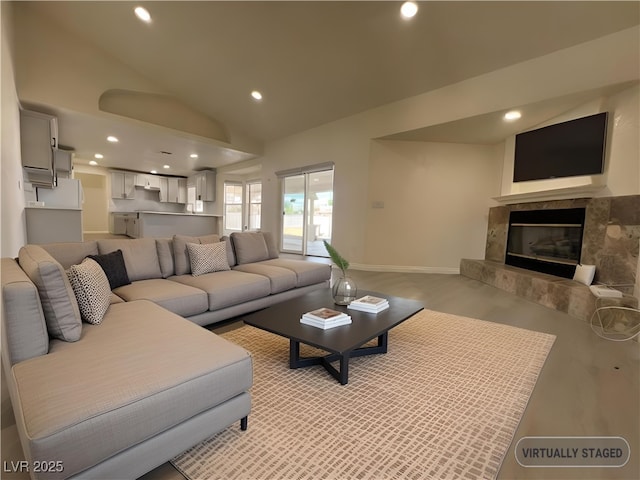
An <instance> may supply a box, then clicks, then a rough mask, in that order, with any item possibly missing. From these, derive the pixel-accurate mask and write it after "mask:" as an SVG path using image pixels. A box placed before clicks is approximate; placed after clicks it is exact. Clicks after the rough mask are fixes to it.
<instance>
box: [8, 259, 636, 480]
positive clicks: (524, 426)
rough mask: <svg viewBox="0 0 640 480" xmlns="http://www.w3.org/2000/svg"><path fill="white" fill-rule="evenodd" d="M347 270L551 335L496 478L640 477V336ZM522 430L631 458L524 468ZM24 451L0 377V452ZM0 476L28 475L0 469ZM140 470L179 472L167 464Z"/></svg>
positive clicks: (426, 282)
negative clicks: (620, 444)
mask: <svg viewBox="0 0 640 480" xmlns="http://www.w3.org/2000/svg"><path fill="white" fill-rule="evenodd" d="M321 261H324V259H323V260H321ZM350 275H351V276H352V277H353V278H354V279H355V281H356V282H357V284H358V287H359V288H362V289H368V290H374V291H378V292H382V293H387V294H389V295H396V296H404V297H409V298H415V299H419V300H421V301H423V302H424V304H425V306H426V307H427V308H429V309H432V310H439V311H443V312H447V313H453V314H457V315H465V316H469V317H474V318H480V319H483V320H489V321H493V322H498V323H503V324H508V325H513V326H516V327H521V328H527V329H530V330H537V331H540V332H546V333H550V334H553V335H556V337H557V338H556V342H555V344H554V346H553V348H552V350H551V353H550V354H549V357H548V359H547V362H546V364H545V366H544V368H543V370H542V373H541V375H540V377H539V379H538V383H537V385H536V388H535V390H534V392H533V394H532V396H531V399H530V401H529V405H528V406H527V409H526V411H525V414H524V416H523V418H522V421H521V423H520V426H519V428H518V430H517V432H516V434H515V437H514V441H513V443H512V446H511V448H510V450H509V452H508V453H507V455H506V458H505V459H504V462H503V465H502V468H501V470H500V473H499V475H498V478H499V479H504V480H507V479H509V480H510V479H516V478H517V479H629V480H631V479H638V478H640V459H639V453H640V420H639V411H640V344H639V343H637V342H635V341H632V342H611V341H607V340H604V339H601V338H600V337H598V336H596V335H595V334H594V333H593V332H592V331H591V329H590V327H589V325H588V324H587V323H585V322H583V321H581V320H578V319H575V318H573V317H570V316H568V315H566V314H563V313H560V312H557V311H554V310H550V309H548V308H546V307H543V306H541V305H537V304H535V303H532V302H529V301H527V300H524V299H522V298H519V297H516V296H514V295H512V294H509V293H506V292H503V291H501V290H498V289H496V288H494V287H490V286H488V285H485V284H483V283H480V282H477V281H475V280H471V279H469V278H466V277H462V276H459V275H436V274H417V273H415V274H401V273H376V272H360V271H350ZM226 328H229V327H228V326H227V327H226ZM3 384H4V382H3ZM524 436H621V437H624V438H625V439H626V440H627V441H628V443H629V444H630V446H631V459H630V460H629V462H628V463H627V465H625V466H624V467H622V468H523V467H521V466H520V465H519V464H518V463H517V461H516V460H515V457H514V453H513V448H514V446H515V444H516V442H517V441H518V440H519V439H520V438H522V437H524ZM23 458H24V457H23V454H22V450H21V448H20V444H19V441H18V438H17V434H16V429H15V420H14V419H13V414H12V412H11V408H10V401H9V399H8V396H7V392H6V388H4V385H3V389H2V460H3V461H5V462H8V461H11V460H13V461H16V460H20V459H23ZM2 478H28V476H27V475H14V474H11V475H7V474H6V473H5V474H3V475H2ZM142 478H143V479H145V480H157V479H162V480H169V479H182V478H183V477H182V475H180V474H179V473H178V472H177V471H176V470H175V469H174V468H173V467H172V466H171V465H170V464H165V465H162V466H161V467H159V468H157V469H156V470H154V471H152V472H150V473H148V474H147V475H145V476H144V477H142Z"/></svg>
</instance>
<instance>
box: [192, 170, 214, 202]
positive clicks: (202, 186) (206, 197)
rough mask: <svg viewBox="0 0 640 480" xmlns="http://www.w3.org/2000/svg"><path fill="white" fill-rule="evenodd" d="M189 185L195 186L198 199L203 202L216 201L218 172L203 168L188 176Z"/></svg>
mask: <svg viewBox="0 0 640 480" xmlns="http://www.w3.org/2000/svg"><path fill="white" fill-rule="evenodd" d="M187 185H188V186H190V187H195V189H196V200H202V201H203V202H215V201H216V172H215V171H214V170H203V171H202V172H198V173H196V174H195V175H193V176H191V177H189V178H188V181H187Z"/></svg>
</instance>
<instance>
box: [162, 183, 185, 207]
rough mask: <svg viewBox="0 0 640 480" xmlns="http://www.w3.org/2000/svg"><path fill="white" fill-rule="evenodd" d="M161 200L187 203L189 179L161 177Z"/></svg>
mask: <svg viewBox="0 0 640 480" xmlns="http://www.w3.org/2000/svg"><path fill="white" fill-rule="evenodd" d="M160 201H161V202H163V203H164V202H166V203H182V204H184V203H187V179H186V178H173V177H160Z"/></svg>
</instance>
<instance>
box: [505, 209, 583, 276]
mask: <svg viewBox="0 0 640 480" xmlns="http://www.w3.org/2000/svg"><path fill="white" fill-rule="evenodd" d="M584 218H585V209H584V208H566V209H552V210H525V211H521V210H520V211H512V212H510V215H509V232H508V237H507V249H506V257H505V263H506V264H507V265H513V266H514V267H520V268H526V269H528V270H534V271H536V272H542V273H549V274H551V275H557V276H559V277H564V278H572V277H573V273H574V271H575V268H576V265H578V263H580V256H581V251H582V235H583V232H584Z"/></svg>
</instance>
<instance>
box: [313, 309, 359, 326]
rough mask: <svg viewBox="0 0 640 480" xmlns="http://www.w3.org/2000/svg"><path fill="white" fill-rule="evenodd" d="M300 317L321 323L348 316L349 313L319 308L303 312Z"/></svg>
mask: <svg viewBox="0 0 640 480" xmlns="http://www.w3.org/2000/svg"><path fill="white" fill-rule="evenodd" d="M302 317H303V318H307V319H309V320H315V321H317V322H321V323H327V322H331V321H335V320H340V319H344V318H349V315H347V314H346V313H344V312H339V311H337V310H333V309H331V308H319V309H317V310H313V311H311V312H307V313H305V314H304V315H302Z"/></svg>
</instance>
